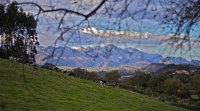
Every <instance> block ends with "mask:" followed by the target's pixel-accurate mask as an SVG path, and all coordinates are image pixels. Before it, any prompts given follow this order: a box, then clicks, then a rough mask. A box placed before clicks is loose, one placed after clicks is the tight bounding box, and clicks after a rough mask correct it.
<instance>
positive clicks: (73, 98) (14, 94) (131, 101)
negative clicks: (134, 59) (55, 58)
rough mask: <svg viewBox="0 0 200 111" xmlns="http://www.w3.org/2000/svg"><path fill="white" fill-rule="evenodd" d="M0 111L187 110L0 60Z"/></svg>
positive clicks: (147, 97) (138, 95)
mask: <svg viewBox="0 0 200 111" xmlns="http://www.w3.org/2000/svg"><path fill="white" fill-rule="evenodd" d="M0 110H5V111H38V110H45V111H46V110H48V111H187V109H182V108H179V107H175V106H171V105H169V104H166V103H164V102H161V101H159V100H157V99H154V98H152V97H149V96H146V95H141V94H139V93H135V92H132V91H129V90H125V89H120V88H112V87H110V86H105V87H100V85H99V84H98V83H95V82H91V81H87V80H83V79H79V78H74V77H71V76H67V75H65V74H62V73H58V72H55V71H51V70H47V69H43V68H38V72H34V70H33V66H29V65H27V64H21V63H17V62H13V61H8V60H5V59H0Z"/></svg>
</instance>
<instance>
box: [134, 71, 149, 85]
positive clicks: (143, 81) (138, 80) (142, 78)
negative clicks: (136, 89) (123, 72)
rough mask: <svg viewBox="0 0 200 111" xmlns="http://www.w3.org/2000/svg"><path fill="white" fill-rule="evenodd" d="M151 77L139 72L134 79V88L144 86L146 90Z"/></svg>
mask: <svg viewBox="0 0 200 111" xmlns="http://www.w3.org/2000/svg"><path fill="white" fill-rule="evenodd" d="M150 77H151V76H150V75H149V74H145V73H144V72H137V73H136V75H135V76H133V77H132V79H131V84H132V85H133V86H142V87H145V88H146V87H147V83H148V81H149V79H150Z"/></svg>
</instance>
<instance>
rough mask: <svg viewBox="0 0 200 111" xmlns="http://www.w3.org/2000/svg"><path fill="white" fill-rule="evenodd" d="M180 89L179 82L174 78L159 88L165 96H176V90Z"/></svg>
mask: <svg viewBox="0 0 200 111" xmlns="http://www.w3.org/2000/svg"><path fill="white" fill-rule="evenodd" d="M180 87H181V81H180V80H179V79H176V78H169V79H167V80H165V81H164V82H163V84H162V86H161V90H162V91H163V92H164V93H165V94H167V95H177V90H178V89H179V88H180Z"/></svg>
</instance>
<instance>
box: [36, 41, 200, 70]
mask: <svg viewBox="0 0 200 111" xmlns="http://www.w3.org/2000/svg"><path fill="white" fill-rule="evenodd" d="M52 52H54V53H52ZM42 58H45V61H42ZM36 59H37V61H36V62H37V64H43V63H45V62H51V63H53V64H56V65H58V66H69V67H119V66H130V67H131V66H136V67H137V66H147V65H149V64H151V63H163V62H164V63H167V64H190V63H192V62H191V61H187V60H186V59H184V58H181V57H167V58H164V57H162V56H161V55H159V54H150V53H146V52H142V51H140V50H138V49H135V48H130V47H129V48H125V49H122V48H119V47H116V46H114V45H112V44H110V45H107V46H104V47H101V46H96V47H87V48H84V47H81V48H79V49H72V48H69V47H65V48H64V47H56V48H54V47H52V46H49V47H46V48H44V47H41V46H40V47H38V54H37V57H36ZM195 62H196V63H200V62H199V61H195Z"/></svg>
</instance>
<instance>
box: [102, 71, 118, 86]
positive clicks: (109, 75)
mask: <svg viewBox="0 0 200 111" xmlns="http://www.w3.org/2000/svg"><path fill="white" fill-rule="evenodd" d="M103 78H105V80H106V81H107V82H108V83H114V84H115V83H119V79H120V78H121V76H120V75H119V73H118V71H117V70H113V71H110V72H106V74H105V75H104V77H103Z"/></svg>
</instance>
